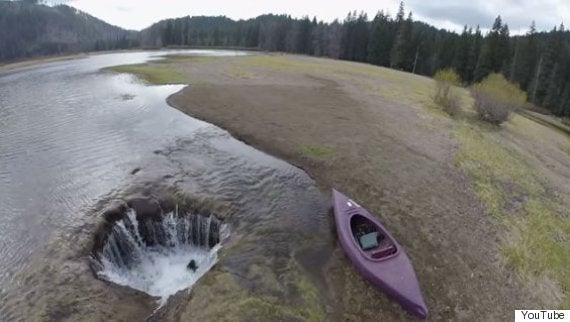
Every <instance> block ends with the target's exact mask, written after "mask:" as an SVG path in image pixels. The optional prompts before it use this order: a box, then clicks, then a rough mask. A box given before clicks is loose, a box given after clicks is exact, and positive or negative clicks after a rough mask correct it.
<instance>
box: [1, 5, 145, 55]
mask: <svg viewBox="0 0 570 322" xmlns="http://www.w3.org/2000/svg"><path fill="white" fill-rule="evenodd" d="M138 45H139V43H138V33H137V32H134V31H126V30H123V29H121V28H119V27H116V26H112V25H110V24H108V23H106V22H104V21H102V20H99V19H97V18H95V17H93V16H90V15H88V14H86V13H84V12H81V11H78V10H77V9H75V8H72V7H69V6H65V5H58V6H54V7H49V6H45V5H41V4H36V3H35V1H1V0H0V61H8V60H14V59H19V58H22V57H32V56H42V55H54V54H65V53H75V52H82V51H94V50H110V49H119V48H129V47H134V46H138Z"/></svg>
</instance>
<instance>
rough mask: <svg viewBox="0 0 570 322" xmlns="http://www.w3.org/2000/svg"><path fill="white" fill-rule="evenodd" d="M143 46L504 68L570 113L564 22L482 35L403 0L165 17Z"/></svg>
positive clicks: (463, 69) (470, 78)
mask: <svg viewBox="0 0 570 322" xmlns="http://www.w3.org/2000/svg"><path fill="white" fill-rule="evenodd" d="M141 42H142V45H143V46H144V47H168V46H219V47H247V48H257V49H259V50H265V51H280V52H289V53H298V54H305V55H314V56H324V57H330V58H336V59H344V60H351V61H359V62H367V63H371V64H374V65H379V66H385V67H390V68H395V69H399V70H403V71H407V72H412V73H416V74H421V75H427V76H433V75H434V74H435V72H436V71H438V70H440V69H444V68H453V69H455V70H456V71H457V73H458V74H459V75H460V76H461V79H462V81H463V83H464V84H466V85H468V84H472V83H474V82H478V81H480V80H482V79H483V78H485V77H486V76H487V75H489V74H490V73H502V74H503V75H504V76H505V77H506V78H507V79H508V80H509V81H511V82H513V83H516V84H518V85H519V86H520V87H521V89H523V90H524V91H525V92H527V94H528V98H529V101H530V102H531V103H533V104H535V105H536V106H540V107H543V108H546V109H548V110H549V111H551V112H552V113H554V114H556V115H560V116H570V32H568V31H566V29H565V27H564V25H563V24H561V25H560V26H556V27H554V28H553V29H552V30H551V31H548V32H538V31H537V30H536V27H535V25H534V22H532V24H531V25H530V27H529V31H528V32H527V33H526V34H525V35H518V36H511V35H510V33H509V27H508V24H506V23H505V22H504V21H503V20H502V19H501V17H500V16H498V17H497V18H496V20H495V22H494V23H493V25H492V26H490V30H489V31H488V32H487V33H485V34H483V33H482V31H481V29H480V27H479V26H475V27H470V26H465V28H464V29H463V32H461V33H460V34H457V33H454V32H449V31H446V30H441V29H437V28H435V27H433V26H430V25H427V24H425V23H423V22H419V21H415V20H414V19H413V14H412V13H411V12H409V13H407V14H406V12H405V8H404V4H403V3H401V4H400V7H399V10H398V12H397V14H396V15H395V16H393V17H392V16H390V15H389V14H387V13H385V12H384V11H379V12H378V13H377V14H376V15H375V16H374V17H372V18H371V19H370V18H369V17H368V16H367V14H366V13H363V12H360V13H357V12H356V11H353V12H350V13H349V14H348V15H347V17H346V18H345V19H344V20H343V21H339V20H335V21H333V22H331V23H325V22H323V21H317V19H316V18H313V19H310V18H309V17H304V18H301V19H295V18H292V17H291V16H289V15H271V14H269V15H262V16H259V17H256V18H253V19H248V20H239V21H235V20H232V19H229V18H226V17H203V16H199V17H189V16H188V17H183V18H177V19H168V20H163V21H160V22H158V23H156V24H154V25H152V26H151V27H149V28H147V29H145V30H143V31H142V32H141Z"/></svg>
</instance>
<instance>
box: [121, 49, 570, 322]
mask: <svg viewBox="0 0 570 322" xmlns="http://www.w3.org/2000/svg"><path fill="white" fill-rule="evenodd" d="M113 70H114V71H119V72H129V73H133V74H136V75H138V76H139V77H141V78H142V79H145V80H146V81H148V82H150V83H154V84H169V83H179V82H182V83H188V84H192V85H193V86H192V87H191V88H190V89H186V90H184V91H183V92H181V93H179V94H177V95H175V96H174V97H172V98H171V99H170V100H169V101H170V103H171V104H172V105H174V106H176V107H177V108H179V109H180V110H182V111H184V112H186V113H188V114H190V115H192V116H194V117H198V118H201V119H205V120H207V121H209V122H212V123H214V124H217V125H219V126H221V127H223V128H225V129H227V130H229V131H230V132H231V133H232V134H233V135H234V136H236V137H238V138H240V139H242V140H244V141H246V142H247V143H249V144H252V145H253V146H255V147H258V148H260V149H262V150H265V151H267V152H269V153H271V154H274V155H276V156H278V157H281V158H283V159H285V160H287V161H289V162H292V163H294V164H298V165H300V166H302V167H303V168H304V169H306V170H307V171H309V172H310V173H311V175H312V176H313V177H315V178H316V180H317V182H318V184H319V186H320V187H321V188H322V189H323V191H324V192H325V193H328V189H330V188H332V187H336V188H339V189H341V190H343V191H345V192H347V193H349V194H350V195H353V196H355V198H356V199H357V200H359V201H360V203H361V204H363V205H365V206H366V207H367V208H369V209H370V210H371V211H372V212H374V213H376V214H378V215H379V216H380V217H381V218H382V220H383V221H384V222H385V223H386V224H387V225H388V227H390V228H391V229H392V230H393V231H394V233H395V235H396V236H397V238H399V239H400V241H401V242H402V243H403V244H404V245H405V246H406V249H407V250H408V253H409V254H410V256H411V257H412V260H413V261H414V264H415V267H416V270H417V272H418V277H419V279H420V282H421V283H422V285H423V287H424V293H425V294H426V297H427V300H428V305H429V306H430V308H431V310H432V312H433V314H432V316H433V318H434V319H451V320H454V319H467V320H469V319H470V318H475V317H476V316H477V317H478V318H482V317H484V318H485V319H489V320H501V319H505V318H507V317H510V316H511V314H512V310H513V309H515V308H517V307H519V308H520V307H522V306H524V305H530V304H529V303H533V304H534V305H536V306H537V307H544V308H554V307H556V308H570V296H569V294H568V293H569V292H570V291H569V290H570V271H569V270H568V267H570V257H569V256H568V254H570V244H569V242H568V241H569V238H570V221H569V217H568V209H569V204H568V201H567V200H565V199H564V198H561V197H560V196H561V195H563V194H564V193H565V192H566V190H565V189H568V187H567V185H566V184H565V181H564V180H563V178H565V177H568V178H570V162H569V161H568V158H567V156H568V151H570V141H568V139H567V137H565V136H564V135H563V134H562V133H560V132H558V131H555V130H552V129H550V128H548V127H544V126H543V125H541V124H539V123H535V122H534V121H532V120H527V119H523V118H522V117H521V116H516V117H515V118H514V119H513V120H512V121H510V122H509V123H507V124H505V125H504V126H502V127H500V128H499V127H494V126H490V125H486V124H483V123H481V122H480V121H478V120H477V119H476V118H475V117H473V114H474V113H473V111H472V107H471V105H472V100H471V98H470V96H469V94H468V92H467V91H464V90H461V89H458V92H459V94H460V96H461V101H462V109H463V113H462V115H461V116H459V117H457V118H453V119H452V118H449V117H448V116H447V115H446V114H445V113H443V112H442V111H441V110H440V109H439V108H438V107H437V106H436V105H435V104H434V103H433V102H432V94H433V88H434V83H433V82H432V81H431V80H430V79H427V78H425V77H420V76H416V75H410V74H406V73H401V72H398V71H394V70H390V69H386V68H379V67H373V66H370V65H366V64H360V63H353V62H342V61H335V60H330V59H318V58H313V57H303V56H292V55H252V56H249V57H233V58H209V59H206V60H193V59H192V58H177V59H172V58H169V59H167V60H165V61H162V62H153V63H150V64H146V65H134V66H121V67H118V68H113ZM553 169H554V170H553ZM561 178H562V179H561ZM342 258H343V257H339V258H336V259H335V258H333V259H330V263H329V265H328V268H327V269H328V270H329V273H330V276H332V277H331V281H330V282H329V283H330V285H328V289H327V290H322V289H319V288H317V289H316V290H315V292H317V293H318V294H321V295H322V294H338V295H334V296H332V297H333V298H332V301H333V306H335V308H336V307H338V309H337V310H338V311H339V312H340V314H341V315H340V316H341V317H342V316H344V318H347V319H355V318H356V319H366V318H373V317H374V316H375V315H374V314H373V312H377V311H378V310H381V311H382V313H383V314H385V315H384V316H385V317H386V316H389V317H391V318H392V319H402V317H401V316H398V315H390V314H391V313H390V312H392V310H391V309H390V307H389V305H388V304H386V302H383V299H382V298H378V297H377V295H376V294H377V292H375V291H374V290H370V289H368V286H367V285H365V284H361V282H360V281H359V280H357V279H358V277H356V276H357V275H356V274H353V272H352V271H351V270H350V266H349V265H348V264H347V263H346V261H345V260H343V259H342ZM512 276H516V277H517V278H514V279H513V278H512ZM333 277H334V278H333ZM311 292H313V291H311ZM311 292H308V293H309V294H311ZM319 292H323V293H319ZM347 293H349V294H351V298H350V299H345V298H344V297H343V296H342V295H341V294H347ZM262 302H264V301H262ZM306 302H312V301H311V300H309V299H307V301H306ZM248 303H259V301H257V300H255V301H254V300H251V301H249V302H248ZM264 303H265V302H264ZM354 303H358V305H355V304H354ZM537 303H539V304H537ZM260 307H263V305H261V306H260ZM279 311H280V312H281V313H283V315H284V316H293V317H299V318H308V316H309V315H311V316H312V314H313V313H311V314H309V313H301V312H300V311H299V312H297V311H296V312H295V313H291V312H292V311H288V310H286V311H283V310H281V309H280V310H279ZM316 311H319V310H313V309H312V310H311V312H316ZM307 314H309V315H307ZM315 316H318V317H320V315H315Z"/></svg>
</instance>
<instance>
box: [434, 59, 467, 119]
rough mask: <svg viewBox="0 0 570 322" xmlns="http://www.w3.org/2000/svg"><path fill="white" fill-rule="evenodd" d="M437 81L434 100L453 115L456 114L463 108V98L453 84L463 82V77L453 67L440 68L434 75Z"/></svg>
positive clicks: (456, 84)
mask: <svg viewBox="0 0 570 322" xmlns="http://www.w3.org/2000/svg"><path fill="white" fill-rule="evenodd" d="M433 78H434V79H435V81H436V86H435V95H434V97H433V101H434V102H435V103H436V104H438V105H440V106H441V107H443V110H444V111H445V112H447V114H449V115H451V116H455V115H457V114H458V113H459V111H460V110H461V107H460V103H461V100H460V98H459V96H458V95H457V93H455V92H454V91H453V86H459V85H460V84H461V77H459V75H458V74H457V73H456V72H455V70H454V69H453V68H446V69H441V70H438V71H437V73H435V75H434V76H433Z"/></svg>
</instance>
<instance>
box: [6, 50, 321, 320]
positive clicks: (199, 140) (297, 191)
mask: <svg viewBox="0 0 570 322" xmlns="http://www.w3.org/2000/svg"><path fill="white" fill-rule="evenodd" d="M164 54H198V55H216V56H224V55H241V54H242V53H239V52H228V51H175V52H174V51H173V52H156V51H155V52H136V53H116V54H104V55H93V56H89V57H87V58H83V59H77V60H69V61H61V62H55V63H46V64H41V65H37V66H32V67H27V68H22V69H18V70H14V71H10V72H4V73H0V285H1V287H2V291H3V292H4V293H6V294H10V290H11V289H12V287H13V286H14V285H15V284H16V281H15V279H14V276H15V273H16V272H18V271H20V270H23V269H25V268H26V266H27V265H29V262H30V259H31V258H42V256H43V251H44V249H45V247H46V245H49V244H50V242H51V241H53V240H54V239H55V238H57V237H61V236H65V234H66V233H69V232H71V231H73V229H74V228H75V227H78V226H79V225H82V224H84V223H85V222H88V221H93V219H92V218H86V213H88V212H89V211H91V210H92V209H93V207H94V206H95V204H96V203H97V202H98V201H99V200H101V199H103V198H107V197H109V196H113V195H119V194H120V193H121V192H123V191H125V190H126V189H129V188H131V187H133V186H136V185H137V184H140V183H142V182H158V183H160V184H163V185H166V186H173V187H177V188H179V189H182V190H183V191H187V192H189V193H199V194H200V195H206V196H213V197H216V198H220V199H222V200H225V201H228V202H230V203H232V204H233V205H235V206H236V207H237V208H238V209H239V213H240V214H241V218H238V219H236V222H238V224H237V226H244V227H245V225H246V223H247V227H248V228H247V229H248V231H250V232H251V231H255V230H256V229H258V230H259V231H261V229H260V228H261V227H267V226H279V227H281V228H283V227H285V228H287V227H292V228H295V227H296V228H298V229H300V230H307V231H310V230H314V229H318V228H316V227H320V226H322V225H323V224H324V223H326V222H327V216H326V209H325V207H324V206H323V202H322V198H321V195H320V193H319V192H318V190H317V189H316V188H315V185H314V182H313V181H312V180H311V179H310V178H309V177H308V176H307V175H306V174H305V173H304V172H303V171H301V170H299V169H297V168H295V167H293V166H291V165H289V164H287V163H285V162H283V161H281V160H278V159H275V158H273V157H271V156H268V155H266V154H264V153H262V152H260V151H257V150H255V149H253V148H251V147H249V146H247V145H245V144H243V143H242V142H239V141H237V140H235V139H233V138H232V137H231V136H230V135H229V134H228V133H227V132H225V131H223V130H221V129H219V128H217V127H215V126H213V125H211V124H208V123H205V122H202V121H199V120H196V119H193V118H191V117H189V116H187V115H185V114H183V113H181V112H180V111H178V110H176V109H174V108H172V107H170V106H168V105H167V104H166V98H167V97H168V96H169V95H171V94H173V93H175V92H177V91H179V90H181V89H182V88H183V86H182V85H168V86H147V85H145V84H142V83H141V82H139V81H138V80H137V79H136V78H134V77H133V76H130V75H124V74H114V73H110V72H101V71H100V69H101V68H104V67H108V66H114V65H120V64H133V63H142V62H145V61H148V60H151V59H157V58H159V57H160V56H161V55H164ZM220 59H223V58H220ZM135 169H140V171H133V170H135ZM133 173H135V174H133ZM283 213H287V214H288V215H287V216H286V217H284V216H276V215H275V214H283ZM233 229H234V230H235V229H238V230H239V229H241V228H239V227H238V228H233ZM287 229H289V228H287ZM45 260H46V261H48V262H49V258H45ZM44 287H45V286H44ZM0 305H1V304H0ZM0 309H1V308H0ZM0 312H1V311H0Z"/></svg>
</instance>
